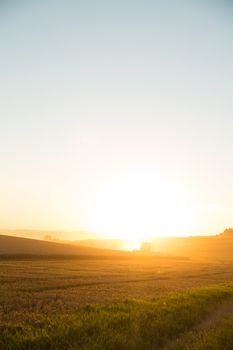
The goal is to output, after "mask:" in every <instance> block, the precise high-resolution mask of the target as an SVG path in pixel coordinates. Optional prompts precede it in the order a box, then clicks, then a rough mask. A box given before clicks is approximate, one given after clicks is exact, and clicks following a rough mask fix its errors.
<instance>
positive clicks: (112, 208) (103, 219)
mask: <svg viewBox="0 0 233 350" xmlns="http://www.w3.org/2000/svg"><path fill="white" fill-rule="evenodd" d="M192 222H193V212H192V209H191V206H190V203H189V201H188V198H187V193H186V192H185V191H184V189H182V188H181V187H180V186H177V185H176V184H174V183H169V182H168V181H166V180H165V179H163V178H159V177H158V176H152V175H140V176H135V175H133V176H132V175H131V176H127V177H118V178H115V179H112V180H109V181H108V182H105V183H104V184H103V185H102V186H101V187H100V188H99V189H98V191H97V192H96V195H95V200H94V201H93V207H92V213H91V224H92V225H91V226H92V227H91V229H92V230H95V232H100V233H104V234H106V235H107V236H108V237H109V238H119V239H126V240H131V241H133V242H135V244H137V245H138V242H142V241H145V240H148V239H150V238H151V237H158V236H176V235H178V236H184V235H187V234H188V233H189V231H190V228H191V226H192Z"/></svg>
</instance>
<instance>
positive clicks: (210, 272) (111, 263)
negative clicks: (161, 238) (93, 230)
mask: <svg viewBox="0 0 233 350" xmlns="http://www.w3.org/2000/svg"><path fill="white" fill-rule="evenodd" d="M216 285H217V287H216ZM0 286H1V287H0V327H1V329H2V330H4V332H3V333H2V334H3V335H2V337H3V338H1V342H2V343H1V342H0V346H2V349H8V347H7V346H9V349H34V348H35V349H52V348H54V347H53V346H54V344H52V343H51V342H53V341H54V340H53V341H52V340H51V337H52V338H53V335H55V334H56V332H58V333H60V332H61V330H59V329H58V328H59V327H61V328H62V329H63V331H62V332H64V339H63V340H64V342H65V343H64V344H65V345H64V344H63V342H62V341H60V343H61V347H59V346H58V345H56V348H57V349H60V348H61V349H88V348H90V349H101V348H102V349H104V348H106V349H128V348H129V349H137V347H136V345H135V344H133V343H132V344H131V343H129V339H128V337H129V336H130V334H131V332H132V329H131V328H132V327H133V329H134V327H136V328H137V329H138V332H141V331H142V329H141V328H140V327H142V325H141V326H140V324H141V323H140V324H136V325H132V324H131V321H132V313H133V318H134V320H135V321H134V322H136V323H137V322H139V320H138V321H136V320H137V318H138V317H139V318H140V319H141V318H142V319H143V318H146V319H147V318H148V317H149V319H150V318H151V317H152V318H153V312H154V315H155V314H157V312H158V310H159V314H160V312H161V313H162V314H161V320H157V321H156V322H158V323H159V324H160V326H159V327H158V332H159V334H160V333H161V332H162V333H161V334H163V332H165V331H167V332H168V333H169V334H170V333H171V334H170V335H169V336H168V337H167V339H165V338H166V337H165V338H164V336H163V337H162V338H161V334H160V335H158V334H157V336H156V335H155V333H154V336H155V338H156V339H157V340H156V339H155V338H153V335H152V333H153V330H154V328H153V327H152V328H153V329H150V327H149V326H148V327H149V328H148V332H149V333H148V335H145V334H144V335H143V336H140V337H142V338H140V339H141V340H140V341H141V347H139V348H138V349H150V348H151V349H153V348H154V347H153V346H155V345H153V344H157V343H156V342H158V344H159V346H161V348H162V346H164V345H165V344H168V345H169V344H170V343H171V344H173V341H172V340H173V339H174V338H176V337H177V335H178V333H179V332H180V333H182V337H184V339H185V334H186V332H188V331H189V330H190V329H192V328H193V327H194V328H195V327H196V326H197V325H198V324H199V323H202V322H203V320H205V318H206V317H208V315H209V314H211V313H213V312H214V310H215V309H217V308H219V307H222V306H221V305H223V304H224V303H225V302H227V303H230V304H229V305H231V307H232V303H233V263H232V261H230V260H228V261H225V262H220V261H219V262H218V261H212V262H203V261H194V260H191V259H183V258H172V257H170V258H169V257H167V258H166V257H157V256H136V255H135V256H134V255H131V256H122V257H120V256H119V257H117V256H113V257H111V256H103V257H101V256H98V257H94V256H93V257H89V258H85V257H71V256H63V257H58V256H47V257H46V256H44V257H41V256H34V257H30V256H11V257H10V256H9V257H2V258H1V259H0ZM206 286H208V287H207V289H205V288H206ZM209 286H212V287H209ZM203 287H205V288H204V289H203ZM200 288H201V289H200ZM190 290H191V291H192V292H190ZM190 293H191V294H190ZM192 293H194V294H192ZM203 293H204V294H203ZM190 295H191V299H190ZM192 295H194V296H192ZM174 298H175V300H176V301H175V302H174ZM177 298H178V299H177ZM199 299H200V300H199ZM161 300H162V301H161ZM169 300H170V301H169ZM171 300H173V302H174V303H175V304H174V306H172V310H173V307H174V308H175V310H173V311H172V312H175V313H176V315H173V316H171V317H175V318H176V322H178V323H179V324H178V325H176V326H175V325H173V326H172V325H171V324H170V326H169V325H168V328H166V327H165V326H164V325H163V323H164V322H165V321H166V317H167V316H165V315H166V314H167V312H168V311H169V310H170V307H169V310H167V309H166V308H165V309H166V310H164V306H163V305H167V303H169V305H170V302H171ZM163 303H165V304H163ZM189 303H191V304H190V306H187V305H189ZM227 305H228V304H227ZM184 306H185V309H184ZM187 307H188V308H189V307H190V308H191V309H190V311H188V314H187V312H186V311H185V310H186V308H187ZM122 308H123V311H122ZM149 310H150V311H149ZM153 310H154V311H153ZM156 310H157V311H156ZM182 310H183V311H182ZM227 310H229V306H227ZM170 311H171V310H170ZM170 311H169V312H170ZM232 311H233V310H232ZM169 312H168V314H169ZM148 313H149V314H148ZM168 314H167V315H168ZM117 315H118V316H119V315H120V316H119V317H120V319H118V318H117V317H118V316H117ZM177 315H180V316H179V317H181V319H180V321H179V320H178V321H177V317H178V316H177ZM223 316H224V317H223ZM223 316H222V317H221V319H222V318H224V322H225V316H227V315H225V313H224V312H223ZM228 316H229V315H228ZM112 317H113V319H114V320H112ZM114 317H115V318H116V319H115V318H114ZM156 317H157V316H156ZM169 317H170V316H169ZM183 317H184V319H183ZM88 318H90V320H89V321H88V322H87V321H85V320H87V319H88ZM105 318H106V319H105ZM91 319H92V321H91ZM149 319H148V320H149ZM188 319H189V321H188ZM93 320H95V322H96V323H95V326H93V323H92V322H94V321H93ZM104 320H105V321H104ZM120 320H121V321H120ZM122 320H125V321H122ZM127 320H128V321H127ZM130 320H131V321H130ZM80 322H81V323H80ZM106 322H107V324H108V322H110V323H111V327H113V329H112V330H111V332H113V333H114V332H115V333H116V334H115V333H114V334H115V335H114V336H113V334H112V333H111V332H110V330H109V331H108V332H109V335H108V336H109V337H110V338H111V334H112V336H113V339H112V340H111V341H112V342H113V343H112V345H111V346H110V345H107V344H108V342H107V340H106V339H105V340H104V339H102V340H101V341H100V340H99V341H98V342H99V343H98V344H96V347H94V345H93V344H92V343H90V344H92V345H90V344H89V345H87V343H85V342H86V340H84V338H85V336H84V338H83V340H82V341H83V343H80V344H79V345H78V343H77V337H78V334H79V332H81V333H82V334H85V332H86V331H87V328H88V327H89V326H90V325H91V324H92V326H93V329H95V331H93V332H94V333H93V332H92V331H90V334H92V335H91V339H92V338H93V339H92V340H90V341H93V342H95V340H96V339H97V338H98V337H99V336H100V335H98V334H99V333H101V334H105V332H107V330H106V329H105V330H104V329H102V328H101V327H102V326H103V325H102V323H103V324H105V323H106ZM121 322H123V324H124V322H126V325H125V326H124V327H125V328H124V329H123V330H122V329H121V327H120V326H119V324H120V323H121ZM148 322H149V321H148ZM150 322H151V321H150ZM169 322H171V319H170V321H169ZM229 322H230V321H228V323H227V325H228V328H229ZM87 323H88V324H89V326H88V325H87ZM189 323H190V325H189V326H188V327H187V324H189ZM72 327H73V328H74V329H76V331H77V334H76V336H74V339H73V338H72V339H73V340H72V339H69V336H68V335H67V332H68V333H69V332H75V331H74V329H73V328H72ZM79 327H81V328H79ZM106 327H110V326H106ZM128 327H129V328H128ZM160 327H162V328H161V329H160ZM163 327H165V328H163ZM169 327H170V328H171V329H170V328H169ZM172 327H173V328H172ZM177 327H178V329H179V331H178V330H177ZM222 327H223V326H222ZM118 328H119V329H118ZM212 328H213V327H211V331H213V330H212ZM72 329H73V331H72ZM127 329H128V330H127ZM140 329H141V330H140ZM159 329H160V330H159ZM134 331H135V329H134ZM154 331H155V330H154ZM41 332H42V333H41ZM83 332H84V333H83ZM88 332H89V331H88ZM95 332H97V333H95ZM98 332H99V333H98ZM122 332H123V333H122ZM219 332H220V330H219ZM110 333H111V334H110ZM4 334H5V335H4ZM12 334H13V335H14V336H13V335H12ZM42 334H47V335H46V337H45V338H46V339H47V340H43V341H42V340H41V339H42V338H43V337H42ZM93 334H96V335H93ZM117 334H118V335H117ZM17 337H18V338H17ZM25 337H26V338H25ZM41 337H42V338H41ZM67 337H68V338H67ZM96 337H97V338H96ZM106 337H107V334H106ZM116 337H120V339H118V340H116V339H115V338H116ZM182 337H181V338H182ZM202 337H203V340H201V339H202V338H200V337H199V338H198V341H199V343H200V342H201V341H202V342H204V341H207V340H208V339H207V338H208V337H207V335H205V337H204V335H203V336H202ZM147 338H148V339H147ZM15 339H18V340H17V344H21V347H17V346H16V344H15ZM20 339H21V340H20ZM23 339H24V340H25V339H26V340H25V342H24V340H23ZM33 339H34V341H35V344H34V343H33V344H34V345H33V347H30V346H32V345H30V344H32V342H33V341H32V340H33ZM36 339H37V340H38V344H39V345H38V344H37V340H36ZM78 339H81V338H79V337H78ZM114 339H115V340H114ZM206 339H207V340H206ZM211 339H212V338H211ZM165 340H166V341H165ZM147 341H149V343H150V346H149V345H148V346H149V347H147V346H146V345H145V344H146V342H147ZM43 342H44V343H43ZM66 342H68V343H70V344H71V345H72V346H73V347H72V346H71V345H70V347H67V344H68V343H66ZM119 342H120V345H119V346H117V345H116V344H118V343H119ZM1 344H2V345H1ZM36 344H37V345H36ZM62 344H63V345H62ZM104 344H105V345H104ZM127 344H128V345H127ZM143 344H144V345H143ZM151 344H152V345H153V346H152V345H151ZM158 344H157V345H156V346H158ZM200 344H201V343H200ZM168 345H167V346H168ZM88 346H89V347H88ZM98 346H99V347H98ZM172 346H173V348H174V344H173V345H172ZM200 346H201V345H200ZM0 348H1V347H0ZM155 348H157V347H155ZM159 348H160V347H159ZM178 348H180V349H182V348H185V347H184V345H182V346H181V347H178Z"/></svg>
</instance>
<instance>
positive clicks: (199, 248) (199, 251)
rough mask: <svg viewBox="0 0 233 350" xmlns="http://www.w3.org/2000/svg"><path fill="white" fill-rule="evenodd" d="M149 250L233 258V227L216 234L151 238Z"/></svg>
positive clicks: (196, 256) (192, 255) (191, 255)
mask: <svg viewBox="0 0 233 350" xmlns="http://www.w3.org/2000/svg"><path fill="white" fill-rule="evenodd" d="M150 244H151V250H152V251H154V252H157V253H162V254H169V255H186V256H188V257H190V258H201V259H203V258H204V259H208V258H210V259H219V260H229V259H230V260H232V259H233V229H227V230H225V231H224V232H223V233H221V234H219V235H216V236H193V237H170V238H160V239H159V238H157V239H153V240H152V242H151V243H150Z"/></svg>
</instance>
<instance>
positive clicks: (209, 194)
mask: <svg viewBox="0 0 233 350" xmlns="http://www.w3.org/2000/svg"><path fill="white" fill-rule="evenodd" d="M232 37H233V5H231V2H230V1H207V0H206V1H199V0H195V1H194V0H185V1H184V0H177V1H174V0H167V1H166V0H165V1H164V0H153V1H152V0H143V1H142V0H140V1H136V0H124V1H123V0H118V1H112V0H108V1H107V0H99V1H94V0H86V1H81V0H80V1H79V0H76V1H75V0H66V1H65V0H56V1H55V0H46V1H45V0H41V1H36V0H31V1H28V0H18V1H14V0H6V1H4V0H1V1H0V42H1V45H0V62H1V64H0V228H1V229H40V230H61V231H72V232H74V231H87V232H97V233H99V234H105V235H107V236H108V237H124V238H135V239H136V238H142V237H143V238H144V237H147V236H148V237H149V236H158V235H190V234H211V233H212V234H214V233H217V232H221V231H222V230H223V229H224V228H225V227H230V226H233V183H232V179H233V162H232V155H233V142H232V132H233V105H232V101H233V65H232V57H233V40H232ZM68 237H70V238H77V236H75V235H74V234H73V236H72V234H70V236H69V235H68ZM63 238H64V237H63Z"/></svg>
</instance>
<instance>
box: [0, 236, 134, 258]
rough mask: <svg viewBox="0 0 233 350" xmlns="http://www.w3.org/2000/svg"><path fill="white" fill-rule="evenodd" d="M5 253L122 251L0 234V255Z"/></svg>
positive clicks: (82, 253)
mask: <svg viewBox="0 0 233 350" xmlns="http://www.w3.org/2000/svg"><path fill="white" fill-rule="evenodd" d="M2 254H7V255H12V254H32V255H33V254H37V255H50V254H55V255H80V256H92V255H93V256H102V255H122V254H124V255H125V254H127V253H124V252H117V251H111V250H107V249H98V248H92V247H91V248H89V247H81V246H80V247H79V246H77V245H71V244H70V245H69V244H63V243H54V242H46V241H40V240H36V239H29V238H21V237H12V236H6V235H0V255H2Z"/></svg>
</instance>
